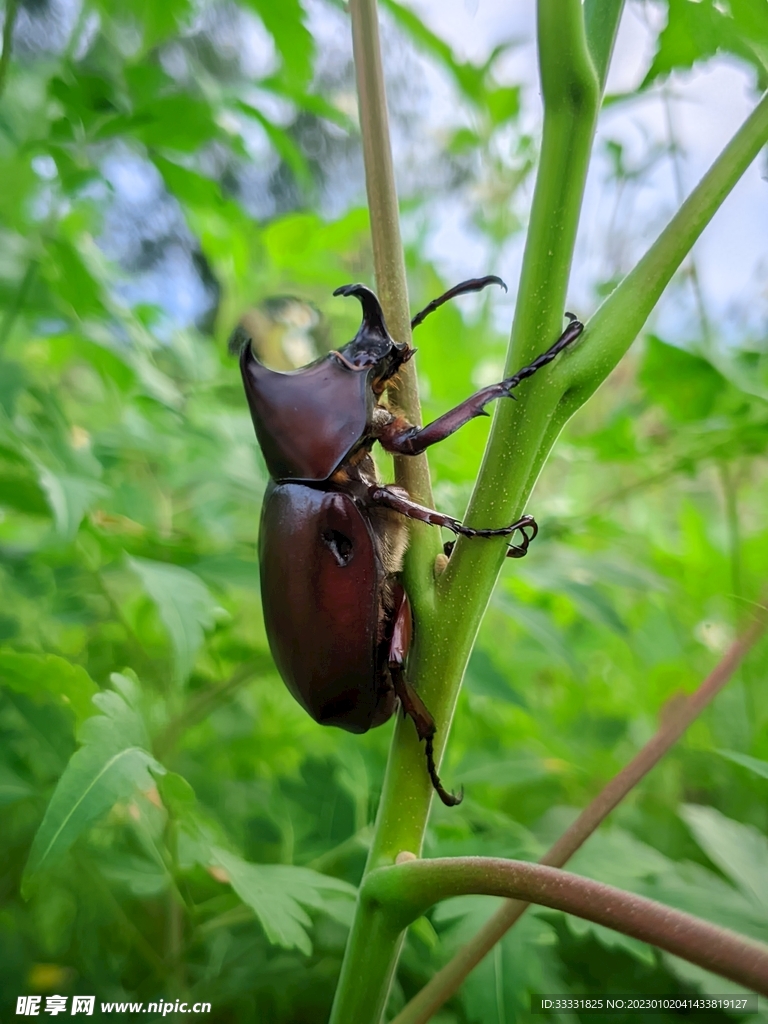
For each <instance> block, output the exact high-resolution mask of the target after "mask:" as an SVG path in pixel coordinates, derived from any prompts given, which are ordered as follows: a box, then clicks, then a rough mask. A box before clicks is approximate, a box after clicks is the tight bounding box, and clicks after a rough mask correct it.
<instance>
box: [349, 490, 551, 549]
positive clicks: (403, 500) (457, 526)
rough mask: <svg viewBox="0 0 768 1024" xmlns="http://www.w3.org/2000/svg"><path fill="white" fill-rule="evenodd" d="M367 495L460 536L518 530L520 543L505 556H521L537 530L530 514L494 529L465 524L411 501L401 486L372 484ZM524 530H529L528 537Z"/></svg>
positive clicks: (384, 504)
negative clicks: (476, 527) (520, 538)
mask: <svg viewBox="0 0 768 1024" xmlns="http://www.w3.org/2000/svg"><path fill="white" fill-rule="evenodd" d="M368 497H369V499H370V501H371V502H372V503H373V504H374V505H383V506H385V507H386V508H390V509H392V511H393V512H399V513H400V515H403V516H407V517H408V518H409V519H417V520H418V521H419V522H421V523H428V524H429V525H430V526H444V527H445V528H446V529H447V530H451V532H452V533H456V534H458V535H460V536H462V537H486V538H487V537H508V536H509V535H510V534H512V533H514V532H515V531H516V530H519V531H520V533H521V535H522V540H521V542H520V544H519V545H518V544H511V545H510V546H509V548H508V549H507V557H508V558H522V557H523V555H525V554H526V553H527V552H528V546H529V545H530V543H531V541H532V540H533V538H534V537H535V536H536V534H537V533H538V532H539V528H538V526H537V525H536V520H535V519H534V518H533V516H522V517H521V518H520V519H518V520H517V522H515V523H511V524H510V525H509V526H500V527H498V528H496V529H493V528H487V529H475V528H474V527H472V526H464V524H463V523H461V522H459V520H458V519H454V518H453V516H447V515H445V514H444V513H443V512H436V511H435V510H434V509H431V508H426V506H424V505H418V504H417V503H416V502H415V501H411V499H410V498H409V497H408V495H407V493H406V492H405V491H403V490H402V489H400V488H395V487H380V486H374V487H371V488H370V490H369V491H368ZM526 530H530V531H531V532H530V536H529V534H528V533H527V532H526Z"/></svg>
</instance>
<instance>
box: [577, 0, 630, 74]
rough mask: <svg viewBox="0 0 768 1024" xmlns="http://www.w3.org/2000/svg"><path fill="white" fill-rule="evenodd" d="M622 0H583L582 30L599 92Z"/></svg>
mask: <svg viewBox="0 0 768 1024" xmlns="http://www.w3.org/2000/svg"><path fill="white" fill-rule="evenodd" d="M623 10H624V0H585V2H584V29H585V31H586V36H587V44H588V46H589V53H590V56H591V57H592V64H593V65H594V68H595V72H596V73H597V79H598V81H599V83H600V92H601V93H602V92H603V91H604V90H605V82H606V79H607V78H608V68H609V67H610V65H611V57H612V56H613V46H614V43H615V42H616V35H617V33H618V31H619V22H620V21H621V14H622V11H623Z"/></svg>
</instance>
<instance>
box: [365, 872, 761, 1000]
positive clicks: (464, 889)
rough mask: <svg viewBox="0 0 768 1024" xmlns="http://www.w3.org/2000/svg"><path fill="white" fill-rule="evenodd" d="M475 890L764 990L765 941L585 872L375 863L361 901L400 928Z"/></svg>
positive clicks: (754, 989)
mask: <svg viewBox="0 0 768 1024" xmlns="http://www.w3.org/2000/svg"><path fill="white" fill-rule="evenodd" d="M472 893H479V894H483V895H486V896H507V897H512V898H514V899H518V900H525V901H527V902H529V903H537V904H539V905H540V906H544V907H550V908H552V909H553V910H562V911H563V912H564V913H566V914H573V915H575V916H576V917H580V918H583V919H584V920H586V921H594V922H595V923H596V924H600V925H603V926H604V927H606V928H612V929H613V930H614V931H618V932H621V933H622V934H624V935H630V936H632V938H635V939H639V940H640V941H641V942H649V943H651V944H652V945H654V946H658V947H659V949H664V950H666V951H667V952H668V953H672V954H674V955H675V956H679V957H682V959H684V960H688V961H689V962H690V963H694V964H697V965H698V966H699V967H703V968H704V969H705V970H707V971H714V973H715V974H719V975H721V976H722V977H724V978H729V979H730V980H731V981H735V982H736V983H737V984H739V985H745V986H746V987H747V988H749V989H752V990H753V991H755V992H759V993H761V994H763V995H768V946H766V945H764V944H762V943H758V942H754V941H752V940H751V939H747V938H744V937H743V936H741V935H737V934H736V933H735V932H732V931H729V930H728V929H725V928H719V927H717V926H716V925H713V924H710V923H709V922H708V921H703V920H701V918H698V917H694V916H693V915H692V914H686V913H683V912H682V911H680V910H673V909H672V908H671V907H666V906H664V904H663V903H657V902H656V901H655V900H649V899H646V898H645V897H643V896H637V895H636V894H635V893H630V892H624V891H623V890H621V889H616V888H614V886H612V885H605V884H604V883H602V882H595V881H593V880H592V879H591V878H582V877H581V876H580V875H574V874H571V873H570V872H568V871H561V870H559V869H558V868H551V867H548V866H546V865H544V864H530V863H528V862H526V861H515V860H501V859H499V858H495V857H450V858H448V857H446V858H443V859H437V860H415V861H411V862H410V863H407V864H400V865H397V866H396V867H390V868H379V869H378V870H376V871H374V872H372V873H371V874H370V875H368V877H367V878H366V880H365V882H364V884H363V894H362V897H361V898H362V900H364V901H365V902H368V903H371V904H372V905H376V906H386V907H389V908H390V920H397V922H398V924H399V925H400V927H401V928H405V927H406V926H407V925H408V924H410V923H411V922H412V921H415V920H416V918H417V917H420V916H421V915H422V914H423V913H424V912H425V911H426V910H428V909H429V908H430V907H431V906H433V905H434V904H435V903H438V902H439V901H440V900H445V899H449V898H451V897H453V896H465V895H469V894H472Z"/></svg>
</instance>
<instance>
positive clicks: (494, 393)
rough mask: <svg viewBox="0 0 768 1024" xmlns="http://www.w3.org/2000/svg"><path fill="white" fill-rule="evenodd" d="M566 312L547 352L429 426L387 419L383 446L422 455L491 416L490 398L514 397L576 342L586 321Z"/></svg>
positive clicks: (380, 436) (382, 433)
mask: <svg viewBox="0 0 768 1024" xmlns="http://www.w3.org/2000/svg"><path fill="white" fill-rule="evenodd" d="M446 294H447V293H446ZM435 301H437V300H435ZM565 315H566V316H567V317H570V318H571V322H570V323H569V324H568V326H567V327H566V329H565V330H564V331H563V333H562V334H561V335H560V337H559V338H558V339H557V341H556V342H555V343H554V345H551V346H550V347H549V348H548V349H547V351H546V352H542V353H541V355H540V356H537V357H536V358H535V359H534V360H533V362H532V363H529V364H528V366H524V367H523V368H522V369H521V370H518V371H517V373H515V374H513V375H512V376H511V377H507V378H506V379H505V380H502V381H499V383H498V384H490V385H489V386H488V387H486V388H482V389H481V390H480V391H477V392H475V394H474V395H470V397H469V398H466V399H465V400H464V401H463V402H461V403H460V404H459V405H457V406H456V407H455V408H454V409H450V410H449V411H448V412H446V413H443V415H442V416H438V418H437V419H436V420H433V421H432V423H429V424H427V426H426V427H414V426H413V424H411V423H408V422H407V421H406V420H405V419H403V418H402V417H393V418H392V419H391V420H390V421H389V422H387V423H383V424H382V425H381V427H380V428H379V430H378V433H377V437H378V440H379V442H380V444H381V446H382V448H384V449H386V451H388V452H392V453H393V454H395V455H420V454H421V453H422V452H423V451H426V449H427V448H429V446H430V445H433V444H437V442H438V441H444V440H445V439H446V437H450V436H451V434H454V433H456V431H457V430H458V429H459V428H460V427H463V426H464V424H465V423H469V421H470V420H472V419H474V418H475V417H476V416H487V415H488V414H487V413H486V412H485V406H486V405H488V403H489V402H493V401H494V400H495V399H497V398H513V397H514V396H513V395H512V390H513V388H516V387H517V385H518V384H519V383H520V381H523V380H526V378H528V377H532V376H533V375H534V373H536V371H537V370H540V369H541V368H542V366H546V365H547V363H551V362H552V360H553V359H554V358H555V356H557V355H559V353H560V352H562V351H563V349H564V348H566V347H567V346H568V345H570V344H571V343H572V342H574V341H575V340H576V339H577V338H578V336H579V335H580V334H581V332H582V331H583V330H584V325H583V324H582V323H581V322H580V321H578V320H577V319H576V317H575V316H574V315H573V313H566V314H565Z"/></svg>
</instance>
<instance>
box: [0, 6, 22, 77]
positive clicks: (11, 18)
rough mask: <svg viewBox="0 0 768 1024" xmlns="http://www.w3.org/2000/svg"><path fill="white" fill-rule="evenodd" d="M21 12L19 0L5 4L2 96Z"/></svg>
mask: <svg viewBox="0 0 768 1024" xmlns="http://www.w3.org/2000/svg"><path fill="white" fill-rule="evenodd" d="M18 13H19V0H7V2H6V5H5V21H4V22H3V52H2V54H0V97H2V95H3V93H4V91H5V83H6V81H7V79H8V68H9V67H10V66H11V51H12V49H13V30H14V28H15V26H16V18H17V17H18Z"/></svg>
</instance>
